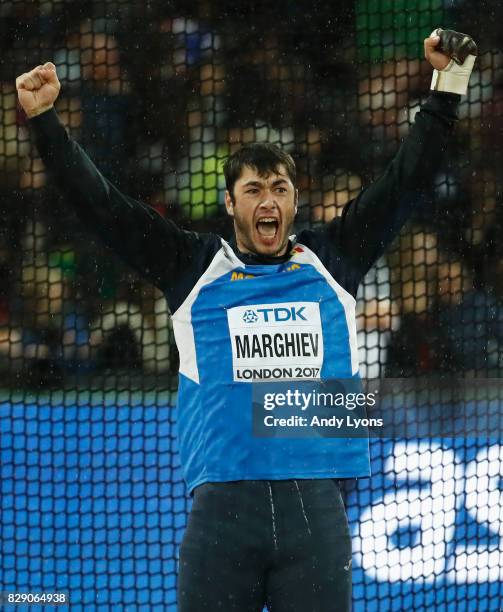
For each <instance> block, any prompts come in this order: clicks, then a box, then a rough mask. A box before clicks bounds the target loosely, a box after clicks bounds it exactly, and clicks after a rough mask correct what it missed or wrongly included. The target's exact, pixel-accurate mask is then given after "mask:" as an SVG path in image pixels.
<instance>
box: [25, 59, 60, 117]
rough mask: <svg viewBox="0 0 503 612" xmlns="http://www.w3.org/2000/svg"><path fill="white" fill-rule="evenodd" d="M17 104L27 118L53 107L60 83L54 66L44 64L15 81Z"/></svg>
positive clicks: (49, 63)
mask: <svg viewBox="0 0 503 612" xmlns="http://www.w3.org/2000/svg"><path fill="white" fill-rule="evenodd" d="M16 89H17V95H18V98H19V103H20V104H21V106H22V107H23V110H24V112H25V113H26V114H27V115H28V117H35V116H36V115H40V114H41V113H43V112H45V111H46V110H49V109H50V108H52V107H53V106H54V102H55V101H56V98H57V97H58V94H59V90H60V89H61V83H60V82H59V79H58V76H57V74H56V66H55V65H54V64H53V63H51V62H46V63H45V64H44V65H43V66H42V65H41V66H37V67H36V68H33V70H30V72H25V73H24V74H22V75H21V76H18V77H17V79H16Z"/></svg>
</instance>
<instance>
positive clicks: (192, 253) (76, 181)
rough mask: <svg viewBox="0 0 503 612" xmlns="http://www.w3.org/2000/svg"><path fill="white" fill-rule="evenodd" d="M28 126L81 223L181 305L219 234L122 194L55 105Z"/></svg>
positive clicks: (49, 168)
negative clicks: (190, 227) (197, 229)
mask: <svg viewBox="0 0 503 612" xmlns="http://www.w3.org/2000/svg"><path fill="white" fill-rule="evenodd" d="M29 124H30V128H31V130H32V132H33V133H34V137H35V144H36V146H37V149H38V151H39V154H40V156H41V158H42V161H43V162H44V164H45V167H46V169H47V171H48V173H49V175H50V176H51V178H52V180H53V181H54V183H55V184H56V186H57V187H58V188H59V190H60V191H61V192H62V194H63V196H64V197H65V200H66V201H67V203H68V205H70V206H72V208H74V209H75V211H76V213H77V215H78V217H79V219H80V220H81V222H82V223H83V225H84V226H85V227H86V228H87V229H89V230H90V231H91V232H93V233H95V234H97V235H98V236H99V237H100V238H101V240H102V241H103V242H104V243H105V244H106V245H107V246H109V247H110V248H111V249H112V250H113V251H114V252H115V253H117V255H119V257H121V259H123V260H124V261H125V262H126V263H127V264H128V265H130V266H131V267H132V268H134V269H135V270H136V271H137V272H138V274H140V275H141V276H142V277H144V278H146V279H147V280H149V281H150V282H152V283H153V284H154V285H156V286H157V287H158V288H159V289H161V291H163V292H165V293H166V294H167V297H168V300H169V298H170V297H171V298H172V302H173V305H175V306H176V305H178V304H179V303H181V302H182V301H183V299H184V298H185V295H186V294H187V293H188V292H189V291H190V289H191V288H192V286H193V285H194V284H195V282H197V278H198V276H200V274H201V273H202V272H203V271H204V268H205V265H207V261H204V260H205V259H208V256H209V255H210V254H211V253H209V251H213V252H216V250H218V248H219V244H218V243H219V240H218V237H217V236H213V235H211V234H196V233H194V232H187V231H184V230H182V229H180V228H179V227H177V226H176V225H175V224H174V223H173V222H172V221H169V220H167V219H164V218H163V217H161V216H160V215H159V214H158V213H157V212H156V211H155V210H153V209H152V208H151V207H150V206H148V205H146V204H144V203H142V202H139V201H137V200H134V199H133V198H130V197H128V196H126V195H124V194H123V193H121V192H120V191H119V190H118V189H117V188H116V187H115V186H114V185H113V184H112V183H111V182H110V181H109V180H107V179H106V178H105V177H104V176H103V175H102V174H101V172H100V171H99V170H98V169H97V168H96V166H95V165H94V163H93V162H92V161H91V159H90V158H89V157H88V156H87V154H86V153H85V151H84V150H83V149H82V148H81V147H80V146H79V144H78V143H77V142H75V141H74V140H72V139H71V138H70V137H69V135H68V133H67V131H66V130H65V128H64V126H63V125H62V124H61V122H60V121H59V119H58V116H57V114H56V111H55V110H54V109H51V110H49V111H46V112H45V113H42V114H41V115H38V116H36V117H34V118H32V119H30V121H29ZM173 305H172V304H170V306H172V308H173Z"/></svg>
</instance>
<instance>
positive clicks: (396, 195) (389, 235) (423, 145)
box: [313, 92, 460, 292]
mask: <svg viewBox="0 0 503 612" xmlns="http://www.w3.org/2000/svg"><path fill="white" fill-rule="evenodd" d="M459 100H460V96H458V95H456V94H450V93H441V92H430V95H429V97H428V99H427V100H426V102H425V103H424V104H423V105H422V107H421V109H420V110H419V112H418V113H417V114H416V118H415V122H414V125H413V126H412V128H411V130H410V132H409V134H408V135H407V137H406V138H405V140H404V142H403V143H402V145H401V146H400V149H399V151H398V153H397V154H396V155H395V157H394V159H393V160H392V161H391V163H390V164H389V165H388V167H387V168H386V170H385V172H384V174H383V175H382V176H381V177H380V178H379V179H377V180H376V181H375V182H374V183H372V184H371V185H370V186H369V187H367V188H366V189H365V190H363V191H362V192H361V193H360V195H359V196H358V197H357V198H356V199H355V200H352V201H351V202H349V203H348V204H347V205H346V206H345V208H344V210H343V212H342V215H341V216H340V217H339V218H336V219H334V220H333V221H331V222H330V223H328V224H327V225H325V226H323V227H321V228H320V229H319V230H315V231H317V232H318V238H317V242H318V244H319V245H320V247H319V249H321V252H320V253H319V256H320V258H321V259H322V260H325V261H327V260H328V262H329V266H330V265H336V267H339V268H340V264H341V260H344V262H345V267H347V268H348V269H349V268H350V269H351V270H352V274H351V275H352V276H353V282H351V281H350V282H349V284H350V285H351V287H350V288H349V289H350V290H351V291H352V292H353V291H354V284H355V282H354V281H356V282H359V281H360V280H361V278H363V276H364V275H365V273H366V272H367V270H368V269H369V268H371V267H372V265H373V264H374V263H375V262H376V261H377V259H379V257H380V256H381V255H382V254H383V252H384V251H385V250H386V248H387V246H388V245H389V244H390V243H391V242H392V240H393V238H394V237H395V236H396V235H397V234H398V232H399V231H400V229H401V227H402V226H403V224H404V223H405V221H406V220H407V219H408V217H409V216H410V214H411V212H412V210H413V208H414V206H415V205H417V202H418V199H419V198H420V196H421V195H422V194H423V193H424V191H425V190H431V188H432V186H433V182H434V180H435V176H436V174H437V172H438V170H439V168H440V167H441V162H442V157H443V155H444V152H445V150H446V148H447V145H448V142H449V137H450V134H451V132H452V130H453V127H454V125H455V123H456V121H457V106H458V103H459ZM313 238H314V237H313ZM315 242H316V241H315ZM346 272H347V270H346ZM344 276H347V274H344Z"/></svg>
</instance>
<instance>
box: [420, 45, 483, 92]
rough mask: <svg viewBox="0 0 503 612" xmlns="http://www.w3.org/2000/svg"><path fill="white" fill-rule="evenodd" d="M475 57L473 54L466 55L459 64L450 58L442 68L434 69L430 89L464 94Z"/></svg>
mask: <svg viewBox="0 0 503 612" xmlns="http://www.w3.org/2000/svg"><path fill="white" fill-rule="evenodd" d="M475 59H476V57H475V55H468V56H467V58H466V59H465V61H464V63H463V64H462V65H461V66H460V65H459V64H457V63H456V62H455V61H454V60H452V59H451V61H450V62H449V63H448V64H447V66H446V67H445V68H444V69H443V70H434V71H433V76H432V79H431V87H430V89H433V90H434V91H446V92H449V93H454V94H460V95H462V96H463V95H465V94H466V92H467V91H468V81H469V80H470V74H471V73H472V69H473V65H474V64H475Z"/></svg>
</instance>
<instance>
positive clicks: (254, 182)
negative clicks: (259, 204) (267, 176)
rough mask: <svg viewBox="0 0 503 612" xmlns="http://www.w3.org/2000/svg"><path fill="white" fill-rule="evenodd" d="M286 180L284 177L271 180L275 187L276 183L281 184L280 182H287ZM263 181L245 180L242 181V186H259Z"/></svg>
mask: <svg viewBox="0 0 503 612" xmlns="http://www.w3.org/2000/svg"><path fill="white" fill-rule="evenodd" d="M287 182H288V181H287V180H286V179H284V178H280V179H276V180H275V181H273V182H272V186H273V187H276V186H277V185H279V184H281V183H287ZM263 184H264V183H263V182H262V181H246V183H244V185H243V187H250V186H253V187H261V186H262V185H263Z"/></svg>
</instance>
